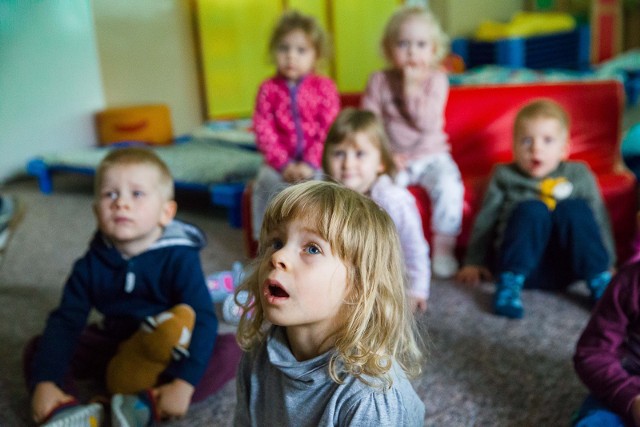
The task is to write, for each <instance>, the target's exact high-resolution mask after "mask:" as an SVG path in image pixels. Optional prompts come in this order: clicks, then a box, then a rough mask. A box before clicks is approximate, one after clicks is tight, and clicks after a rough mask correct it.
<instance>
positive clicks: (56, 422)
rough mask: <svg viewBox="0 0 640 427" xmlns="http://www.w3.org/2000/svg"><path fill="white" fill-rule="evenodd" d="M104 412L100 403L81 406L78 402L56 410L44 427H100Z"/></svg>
mask: <svg viewBox="0 0 640 427" xmlns="http://www.w3.org/2000/svg"><path fill="white" fill-rule="evenodd" d="M103 419H104V410H103V408H102V405H101V404H99V403H91V404H89V405H79V404H77V402H72V403H71V404H65V405H61V406H59V407H58V408H56V409H54V411H53V412H52V414H51V415H50V416H49V418H48V419H47V420H46V421H45V422H44V423H43V424H41V426H42V427H100V426H101V425H102V420H103Z"/></svg>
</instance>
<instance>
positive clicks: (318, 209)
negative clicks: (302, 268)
mask: <svg viewBox="0 0 640 427" xmlns="http://www.w3.org/2000/svg"><path fill="white" fill-rule="evenodd" d="M288 190H291V191H288ZM302 190H304V191H302ZM327 190H328V191H327ZM353 213H354V212H350V209H348V207H347V206H345V203H344V200H343V199H342V198H341V197H336V193H335V189H333V188H329V189H327V188H326V187H315V188H302V187H298V188H295V187H290V188H289V189H287V190H285V191H284V192H282V193H280V194H279V195H278V196H276V197H275V198H274V199H273V201H272V203H271V205H270V206H269V208H268V209H267V212H266V214H265V217H264V219H263V226H262V238H265V237H266V236H267V235H268V234H269V233H270V232H271V231H272V230H274V229H275V228H277V227H278V226H279V225H281V224H287V223H290V222H293V221H296V220H299V221H302V222H303V223H304V224H305V226H306V227H307V228H309V229H311V230H313V231H314V232H315V233H317V234H318V235H319V236H320V237H322V238H323V239H324V240H326V241H327V242H329V244H330V245H331V247H332V248H333V250H334V251H336V250H338V255H339V256H340V257H342V256H343V254H341V253H340V252H342V250H341V249H342V246H343V243H344V236H343V233H344V232H345V231H347V230H348V228H349V227H347V226H346V222H347V219H348V218H349V216H350V214H353Z"/></svg>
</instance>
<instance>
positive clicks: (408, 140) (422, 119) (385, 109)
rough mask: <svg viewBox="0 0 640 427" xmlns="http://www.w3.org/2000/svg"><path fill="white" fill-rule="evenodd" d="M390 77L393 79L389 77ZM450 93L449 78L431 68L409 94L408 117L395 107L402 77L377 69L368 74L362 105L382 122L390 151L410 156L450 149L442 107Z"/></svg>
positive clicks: (400, 92)
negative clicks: (423, 80) (431, 70)
mask: <svg viewBox="0 0 640 427" xmlns="http://www.w3.org/2000/svg"><path fill="white" fill-rule="evenodd" d="M389 78H392V79H393V81H391V82H390V81H389ZM448 97H449V80H448V77H447V74H446V73H445V72H444V71H441V70H434V71H433V73H432V74H431V76H429V78H428V79H427V81H425V83H424V86H423V90H422V91H420V92H418V93H415V94H412V95H411V96H410V97H408V99H407V100H406V102H405V106H406V110H407V111H406V113H407V114H408V116H409V117H410V120H411V121H413V123H410V122H409V121H407V119H406V118H405V117H404V116H403V114H402V112H401V111H400V109H399V108H398V100H399V99H402V98H403V94H402V81H401V80H400V79H399V75H398V74H397V73H393V72H388V71H387V72H385V71H378V72H375V73H373V74H372V75H371V77H369V82H368V83H367V88H366V90H365V94H364V96H363V98H362V108H364V109H367V110H371V111H373V112H374V113H375V114H376V115H377V116H378V117H379V118H380V119H381V120H382V123H383V124H384V129H385V131H386V132H387V135H388V136H389V142H390V143H391V144H390V145H391V151H392V152H393V153H394V154H404V155H407V156H408V157H409V159H411V160H418V159H420V158H422V157H424V156H428V155H431V154H438V153H442V152H446V151H449V150H450V147H449V143H448V137H447V134H446V133H445V131H444V120H445V118H444V110H445V107H446V105H447V98H448Z"/></svg>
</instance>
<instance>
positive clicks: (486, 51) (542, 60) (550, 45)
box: [451, 25, 591, 70]
mask: <svg viewBox="0 0 640 427" xmlns="http://www.w3.org/2000/svg"><path fill="white" fill-rule="evenodd" d="M590 37H591V36H590V30H589V26H588V25H579V26H578V27H576V29H575V30H573V31H566V32H560V33H552V34H546V35H542V36H534V37H513V38H505V39H501V40H498V41H496V42H480V41H474V40H473V39H470V38H458V39H455V40H453V42H452V44H451V50H452V52H453V53H456V54H458V55H460V56H461V57H462V59H463V60H464V63H465V66H466V68H473V67H475V66H479V65H489V64H495V65H500V66H503V67H509V68H532V69H544V68H563V69H570V70H588V69H589V67H590V62H589V46H590Z"/></svg>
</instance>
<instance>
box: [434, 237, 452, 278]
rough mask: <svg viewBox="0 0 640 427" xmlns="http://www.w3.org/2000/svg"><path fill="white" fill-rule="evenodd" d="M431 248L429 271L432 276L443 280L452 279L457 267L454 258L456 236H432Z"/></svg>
mask: <svg viewBox="0 0 640 427" xmlns="http://www.w3.org/2000/svg"><path fill="white" fill-rule="evenodd" d="M432 246H433V247H432V249H431V250H432V252H433V257H432V259H431V270H432V271H433V274H434V275H436V276H438V277H440V278H443V279H448V278H450V277H453V275H454V274H456V272H457V271H458V267H459V264H458V260H457V259H456V256H455V249H456V236H448V235H446V234H434V235H433V245H432Z"/></svg>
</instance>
